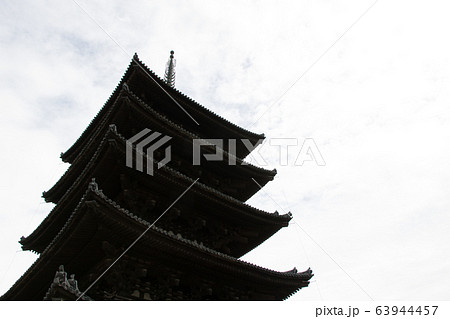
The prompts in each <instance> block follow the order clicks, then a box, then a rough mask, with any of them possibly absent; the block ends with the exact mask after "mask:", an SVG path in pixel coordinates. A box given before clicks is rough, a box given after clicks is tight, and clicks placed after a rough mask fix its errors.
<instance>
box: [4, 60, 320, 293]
mask: <svg viewBox="0 0 450 319" xmlns="http://www.w3.org/2000/svg"><path fill="white" fill-rule="evenodd" d="M173 62H174V61H173V52H171V58H170V60H169V63H168V68H167V71H166V78H165V80H162V79H160V78H159V77H157V76H156V75H155V74H154V73H153V72H152V71H151V70H150V69H149V68H148V67H147V66H146V65H145V64H143V63H142V62H141V61H140V60H139V58H138V57H137V55H135V56H134V57H133V59H132V61H131V63H130V65H129V67H128V69H127V70H126V72H125V74H124V75H123V77H122V80H121V81H120V83H119V84H118V85H117V87H116V89H115V90H114V92H113V93H112V95H111V96H110V98H109V99H108V101H107V102H106V103H105V105H104V106H103V108H102V109H101V110H100V111H99V112H98V114H97V115H96V117H95V118H94V119H93V120H92V121H91V123H90V124H89V126H88V127H87V128H86V129H85V131H84V132H83V133H82V134H81V136H80V137H79V138H78V140H77V141H76V142H75V143H74V144H73V145H72V146H71V147H70V148H69V149H68V150H67V151H66V152H65V153H62V154H61V158H62V160H63V161H64V162H68V163H70V164H71V166H70V167H69V169H68V170H67V171H66V173H65V174H64V175H63V176H62V177H61V178H60V179H59V181H58V182H57V183H56V184H55V185H54V186H53V187H52V188H51V189H49V190H48V191H46V192H44V193H43V197H44V198H45V200H46V201H48V202H53V203H55V204H56V206H55V207H54V208H53V210H52V211H51V212H50V213H49V214H48V216H47V217H46V218H45V219H44V220H43V221H42V223H41V224H40V225H39V226H38V227H37V228H36V229H35V230H34V231H33V233H31V234H30V235H29V236H28V237H26V238H25V237H22V238H21V240H20V243H21V244H22V248H23V249H24V250H31V251H33V252H36V253H38V254H40V255H39V257H38V259H37V260H36V261H35V263H34V264H33V265H32V266H31V267H30V268H29V269H28V270H27V271H26V272H25V274H23V276H22V277H21V278H20V279H19V280H17V282H16V283H15V284H14V285H13V286H12V287H11V288H10V289H9V291H8V292H6V293H5V294H4V295H3V296H2V299H3V300H77V299H82V300H92V299H93V300H283V299H286V298H288V297H289V296H290V295H292V294H294V293H295V292H296V291H298V290H299V289H300V288H302V287H306V286H308V284H309V280H310V278H311V277H312V272H311V270H309V269H308V270H307V271H305V272H300V273H299V272H297V270H296V269H295V268H294V269H293V270H291V271H287V272H277V271H273V270H269V269H265V268H262V267H259V266H255V265H253V264H250V263H247V262H244V261H241V260H240V259H239V258H240V257H241V256H243V255H244V254H246V253H247V252H249V251H250V250H252V249H254V248H255V247H257V246H258V245H260V244H261V243H262V242H264V241H265V240H266V239H268V238H269V237H271V236H272V235H273V234H274V233H276V232H277V231H278V230H280V229H281V228H282V227H286V226H288V223H289V221H290V219H291V216H290V214H285V215H279V214H278V213H277V212H275V213H267V212H264V211H261V210H259V209H256V208H254V207H251V206H249V205H247V204H245V201H246V200H247V199H249V198H250V197H251V196H252V195H253V194H255V193H256V192H257V191H258V190H259V189H260V187H262V186H264V185H265V184H266V183H267V182H269V181H271V180H273V178H274V176H275V174H276V171H275V170H273V171H269V170H265V169H262V168H259V167H256V166H253V165H251V164H248V163H245V162H244V161H243V160H242V159H243V158H245V157H246V156H247V155H248V154H249V153H250V151H249V150H251V147H249V145H256V144H257V143H258V141H260V140H261V139H263V138H264V135H258V134H255V133H252V132H249V131H247V130H245V129H243V128H241V127H238V126H236V125H234V124H233V123H230V122H228V121H227V120H225V119H223V118H221V117H220V116H218V115H216V114H214V113H213V112H211V111H210V110H208V109H206V108H204V107H203V106H201V105H200V104H198V103H197V102H195V101H193V100H192V99H190V98H189V97H187V96H185V95H183V94H182V93H181V92H179V91H178V90H176V89H175V88H174V85H173V84H174V73H173V72H174V70H173V68H174V63H173ZM145 133H152V135H150V136H152V137H149V135H145ZM163 138H165V140H163ZM158 139H159V140H158ZM207 139H208V140H210V139H215V140H222V141H233V143H226V142H225V143H222V145H220V147H219V146H218V145H212V144H210V145H204V144H202V147H201V151H202V156H200V157H199V158H197V161H198V162H199V163H197V164H200V165H195V163H194V162H193V157H195V154H193V153H194V150H193V143H194V141H205V140H207ZM130 141H133V142H134V143H131V142H130ZM158 141H159V144H158ZM164 142H166V144H165V145H170V147H165V148H164V147H159V148H156V147H155V145H158V146H161V145H162V144H163V143H164ZM143 144H151V145H153V146H154V147H153V149H152V153H149V152H148V151H147V153H145V152H144V149H143ZM205 144H207V143H205ZM130 150H131V151H132V152H133V154H134V155H133V156H134V157H133V158H132V161H133V167H130V166H131V165H130V159H131V158H130V157H129V156H130V154H129V151H130ZM169 152H170V153H169ZM219 153H220V155H221V157H220V160H207V158H208V156H209V158H210V159H212V158H215V157H216V156H217V154H219ZM168 155H170V156H171V158H170V160H168V157H167V156H168ZM205 155H206V156H205ZM139 157H140V160H141V161H140V163H138V162H139V160H138V158H139ZM135 160H136V161H135ZM134 162H136V163H134ZM161 163H164V164H165V165H161ZM134 164H136V165H134ZM154 164H155V167H153V165H154ZM158 164H159V165H158ZM230 164H233V165H230ZM150 171H151V172H152V174H146V173H145V172H150ZM66 271H69V272H70V273H71V274H75V275H76V279H75V277H74V275H72V276H70V278H68V276H67V273H66ZM55 273H56V274H55ZM86 289H88V291H86ZM85 291H86V293H84V292H85Z"/></svg>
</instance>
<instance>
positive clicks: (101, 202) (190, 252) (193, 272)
mask: <svg viewBox="0 0 450 319" xmlns="http://www.w3.org/2000/svg"><path fill="white" fill-rule="evenodd" d="M150 225H151V224H150V223H148V222H146V221H145V220H143V219H141V218H139V217H138V216H136V215H134V214H132V213H131V212H129V211H127V210H125V209H123V208H121V207H120V206H119V205H118V204H117V203H115V202H113V201H112V200H111V199H109V198H108V197H107V196H106V195H105V194H104V193H103V192H102V191H99V190H98V186H97V184H96V183H92V182H91V183H90V185H89V187H88V190H87V191H86V192H85V193H84V195H83V196H82V198H81V200H80V201H79V203H78V204H77V207H76V208H75V210H74V211H73V213H72V214H71V215H70V217H69V218H67V220H66V223H65V225H64V226H63V227H62V228H61V230H60V231H59V233H58V234H57V235H56V236H55V237H54V239H53V240H52V242H51V243H50V244H49V245H48V246H47V247H46V249H45V250H44V251H43V252H42V254H41V255H40V256H39V258H38V259H37V260H36V262H35V263H34V264H33V265H32V266H31V267H30V268H29V269H28V270H27V272H25V274H24V275H23V276H22V277H21V278H20V279H19V280H18V281H17V282H16V283H15V284H14V285H13V287H11V288H10V289H9V291H8V292H7V293H6V294H5V295H3V296H2V298H1V299H3V300H42V299H43V298H45V297H47V299H48V297H49V293H54V289H55V288H54V287H52V288H51V289H50V290H49V287H50V283H52V281H53V282H54V277H55V270H57V269H58V267H59V266H60V265H64V266H65V269H66V270H67V271H70V273H73V274H76V277H77V279H78V287H79V289H80V290H81V291H84V290H85V289H86V288H87V287H88V286H89V285H90V284H91V283H93V282H94V280H96V279H97V278H98V277H99V275H100V274H101V273H103V272H104V271H105V270H106V269H107V268H108V267H109V266H110V265H111V264H112V262H113V261H115V260H116V259H117V257H118V256H120V255H121V254H122V253H123V252H125V249H127V248H128V247H129V245H130V244H131V243H132V242H133V241H135V240H136V238H138V237H139V236H141V235H142V234H143V233H144V232H145V234H144V235H143V236H142V238H140V240H139V241H137V242H136V244H135V245H134V246H133V247H132V248H131V249H130V250H128V251H127V252H126V253H125V255H124V256H123V257H122V258H121V259H120V260H118V262H117V263H116V264H115V265H114V266H113V267H112V268H111V269H110V270H109V271H108V272H106V274H105V275H104V277H102V278H101V279H100V280H99V281H98V282H97V283H96V284H95V285H94V286H93V287H92V288H91V289H90V290H89V291H88V293H87V295H88V296H89V297H91V298H92V299H94V300H283V299H285V298H287V297H289V296H290V295H292V294H293V293H295V292H296V291H297V290H299V289H300V288H302V287H306V286H308V284H309V280H310V278H311V277H312V272H311V271H310V270H307V271H305V272H302V273H297V271H296V270H295V268H294V270H292V271H288V272H276V271H273V270H268V269H265V268H262V267H258V266H255V265H252V264H249V263H246V262H244V261H241V260H238V259H236V258H234V257H230V256H227V255H225V254H222V253H219V252H217V251H214V250H212V249H209V248H207V247H205V246H203V245H200V244H198V243H195V242H192V241H190V240H187V239H184V238H183V237H182V236H180V235H174V234H173V233H172V232H170V231H169V232H167V231H165V230H163V229H161V228H159V227H155V226H153V227H151V228H149V226H150ZM56 288H58V287H56ZM61 293H62V294H65V295H66V298H69V299H70V294H67V293H64V292H63V291H62V292H60V294H61ZM72 296H73V294H72ZM86 298H87V297H86Z"/></svg>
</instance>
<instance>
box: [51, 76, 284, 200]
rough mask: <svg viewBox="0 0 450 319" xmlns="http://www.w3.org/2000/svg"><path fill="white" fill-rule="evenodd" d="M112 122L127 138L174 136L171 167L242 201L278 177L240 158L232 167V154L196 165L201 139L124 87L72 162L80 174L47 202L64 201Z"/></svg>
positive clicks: (204, 149)
mask: <svg viewBox="0 0 450 319" xmlns="http://www.w3.org/2000/svg"><path fill="white" fill-rule="evenodd" d="M113 123H114V124H116V125H117V127H119V128H120V133H121V134H122V135H123V136H124V137H126V138H127V139H128V138H130V137H132V136H134V135H135V134H136V133H138V132H140V131H141V130H143V129H145V128H150V129H152V131H157V132H160V133H162V134H164V135H167V136H170V137H172V139H171V140H170V145H171V148H172V152H171V154H172V159H171V161H170V162H169V163H168V164H167V165H168V166H171V167H173V168H175V169H176V170H178V171H180V172H181V173H183V174H185V175H188V176H198V177H200V181H201V182H202V183H204V184H206V185H208V186H211V187H214V188H216V189H217V190H218V191H221V192H223V193H225V194H227V195H230V196H232V197H235V198H236V199H238V200H241V201H246V200H247V199H248V198H250V197H251V196H252V195H253V194H254V193H256V192H257V191H258V190H259V188H260V186H264V185H266V184H267V182H269V181H271V180H273V178H274V176H275V174H276V171H275V170H273V171H269V170H265V169H262V168H259V167H256V166H253V165H251V164H248V163H245V162H243V161H242V160H241V159H236V160H235V163H236V164H235V165H229V162H230V160H233V159H230V157H232V155H230V154H228V153H227V152H224V159H223V161H206V160H204V158H203V155H202V159H203V160H202V161H201V165H193V151H192V149H193V140H194V139H199V138H200V137H199V136H196V135H194V134H193V133H190V132H188V131H186V130H185V129H183V128H181V127H180V126H178V125H177V124H175V123H173V122H172V121H170V120H169V119H167V118H166V117H164V116H162V115H160V114H159V113H157V112H156V111H155V110H154V109H153V108H151V107H150V106H148V105H147V104H145V102H143V101H142V100H140V99H139V98H138V97H137V96H136V95H135V94H134V93H133V92H131V91H130V89H128V86H126V85H125V84H124V85H123V86H122V89H121V90H120V91H119V93H118V94H117V96H116V97H115V99H114V102H112V103H111V105H110V107H109V110H108V112H107V113H105V114H104V115H103V116H102V119H101V122H100V123H99V124H98V125H97V126H96V129H95V130H92V132H91V134H90V137H89V140H88V141H87V142H86V143H85V145H84V148H83V149H82V151H80V152H79V154H78V155H77V157H76V158H75V159H74V160H73V162H72V163H73V164H74V165H77V167H78V168H79V169H78V171H77V170H72V171H71V172H72V174H71V175H65V176H64V178H62V179H60V180H59V181H58V182H57V183H56V184H55V186H54V187H52V188H51V189H50V190H49V191H47V192H45V194H44V197H45V199H46V201H51V202H53V203H57V202H58V201H59V200H60V199H61V197H62V196H63V195H64V194H65V192H66V191H67V189H68V188H69V187H70V185H72V183H73V182H74V181H75V179H76V177H77V176H78V175H79V173H80V172H81V169H82V168H83V167H84V166H85V165H86V163H87V162H88V161H89V160H90V158H91V157H92V156H93V154H94V153H95V151H96V149H97V147H98V144H99V143H100V139H101V137H102V136H103V135H104V134H105V132H106V131H107V130H108V127H109V125H111V124H113ZM201 151H202V154H205V153H213V154H214V153H215V151H216V150H215V148H214V147H204V146H203V147H202V149H201ZM232 163H233V162H232ZM252 179H254V180H252ZM255 181H256V182H257V183H258V184H259V185H260V186H258V184H257V183H255Z"/></svg>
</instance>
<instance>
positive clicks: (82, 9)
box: [72, 0, 200, 125]
mask: <svg viewBox="0 0 450 319" xmlns="http://www.w3.org/2000/svg"><path fill="white" fill-rule="evenodd" d="M72 1H73V2H74V3H75V4H76V5H77V6H78V8H80V9H81V11H83V12H84V13H85V14H86V15H87V16H88V17H89V19H91V20H92V21H93V22H94V23H95V24H96V25H97V26H98V27H99V28H100V29H101V30H102V31H103V32H104V33H105V34H106V35H107V36H108V37H109V38H110V39H111V40H112V41H113V42H114V43H115V44H116V45H117V46H118V47H119V48H120V49H121V50H122V52H123V53H125V55H126V56H127V57H129V56H130V54H128V52H127V51H126V50H125V49H124V48H123V47H122V46H121V45H120V44H119V42H117V41H116V40H115V39H114V38H113V37H112V36H111V35H110V34H109V33H108V32H107V31H106V30H105V29H104V28H103V27H102V26H101V25H100V24H99V23H98V22H97V21H96V20H95V19H94V18H93V17H92V16H91V15H90V14H89V13H88V12H87V11H86V10H85V9H84V8H83V7H82V6H80V4H79V3H78V2H77V1H76V0H72ZM133 61H135V62H136V64H137V65H138V66H139V68H140V69H141V70H142V71H144V73H145V74H147V75H148V77H149V78H150V79H152V80H153V82H155V84H156V85H157V86H158V87H159V88H160V89H161V90H163V91H164V93H166V94H167V96H168V97H170V98H171V99H172V101H174V102H175V104H176V105H177V106H178V107H179V108H180V109H181V110H182V111H183V112H184V113H186V114H187V116H189V117H190V118H191V120H193V121H194V122H195V124H197V125H200V124H199V123H198V122H197V121H196V120H195V119H194V118H193V117H192V115H191V114H189V112H188V111H186V109H185V108H184V107H182V106H181V105H180V103H178V101H177V100H175V99H174V98H173V97H172V95H170V93H169V92H167V91H166V90H165V89H164V88H163V87H162V86H161V85H160V84H159V83H158V82H157V81H156V80H155V79H154V78H153V77H152V76H151V75H150V74H149V73H148V72H147V70H146V69H145V68H143V67H142V66H141V64H140V63H138V61H137V60H136V59H135V58H134V57H133Z"/></svg>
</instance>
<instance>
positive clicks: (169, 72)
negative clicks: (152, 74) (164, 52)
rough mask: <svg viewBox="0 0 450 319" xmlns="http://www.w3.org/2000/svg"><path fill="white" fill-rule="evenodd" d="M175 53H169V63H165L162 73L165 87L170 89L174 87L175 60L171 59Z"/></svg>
mask: <svg viewBox="0 0 450 319" xmlns="http://www.w3.org/2000/svg"><path fill="white" fill-rule="evenodd" d="M174 53H175V52H173V50H172V51H170V57H169V61H167V65H166V72H165V73H164V81H166V83H167V85H169V86H171V87H175V65H176V60H175V58H174V57H173V54H174Z"/></svg>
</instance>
